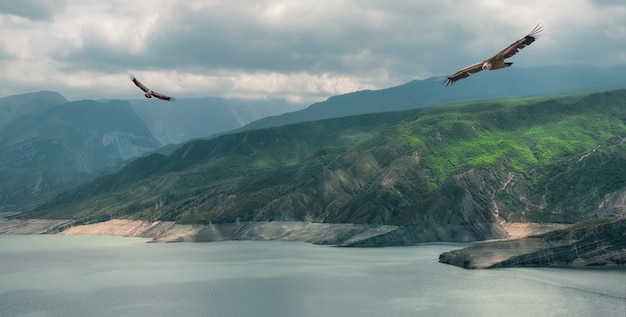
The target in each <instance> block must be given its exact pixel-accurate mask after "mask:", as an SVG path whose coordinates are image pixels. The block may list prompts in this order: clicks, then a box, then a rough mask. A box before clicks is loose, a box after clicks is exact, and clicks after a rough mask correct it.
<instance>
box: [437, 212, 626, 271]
mask: <svg viewBox="0 0 626 317" xmlns="http://www.w3.org/2000/svg"><path fill="white" fill-rule="evenodd" d="M439 262H441V263H446V264H452V265H456V266H460V267H463V268H468V269H482V268H500V267H515V266H574V267H590V266H593V267H598V266H622V267H623V266H624V265H625V264H626V219H619V220H618V219H600V220H593V221H588V222H584V223H580V224H576V225H573V226H571V227H569V228H566V229H561V230H556V231H553V232H549V233H545V234H542V235H537V236H531V237H527V238H522V239H515V240H508V241H493V242H485V243H479V244H476V245H473V246H470V247H468V248H465V249H461V250H454V251H450V252H445V253H443V254H441V256H440V257H439Z"/></svg>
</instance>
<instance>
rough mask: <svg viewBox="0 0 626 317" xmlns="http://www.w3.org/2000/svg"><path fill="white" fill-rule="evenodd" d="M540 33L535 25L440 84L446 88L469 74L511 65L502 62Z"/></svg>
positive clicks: (539, 29) (541, 28)
mask: <svg viewBox="0 0 626 317" xmlns="http://www.w3.org/2000/svg"><path fill="white" fill-rule="evenodd" d="M541 31H543V27H542V26H541V25H540V24H537V26H535V28H534V29H533V30H532V31H531V32H530V33H529V34H528V35H526V36H524V37H523V38H521V39H519V40H517V41H515V43H513V44H511V45H509V46H508V47H507V48H505V49H503V50H501V51H500V52H499V53H498V54H496V55H494V56H492V57H489V58H487V59H486V60H484V61H482V62H480V63H476V64H474V65H471V66H467V67H465V68H463V69H461V70H459V71H458V72H456V73H454V74H452V75H451V76H449V77H448V78H447V79H446V80H445V81H444V82H443V83H441V84H442V85H443V84H445V85H446V87H448V85H451V84H453V83H455V82H457V81H459V80H461V79H463V78H467V77H469V75H471V74H476V73H478V72H479V71H481V70H496V69H501V68H506V67H509V66H511V65H513V63H511V62H505V61H504V60H505V59H507V58H509V57H511V56H513V55H515V54H516V53H517V52H519V50H521V49H523V48H524V47H526V45H530V44H531V43H532V42H534V41H535V40H536V39H537V38H538V35H539V33H540V32H541Z"/></svg>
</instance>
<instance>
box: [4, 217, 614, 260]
mask: <svg viewBox="0 0 626 317" xmlns="http://www.w3.org/2000/svg"><path fill="white" fill-rule="evenodd" d="M501 225H502V228H504V231H505V232H506V235H507V238H508V239H507V240H497V241H488V242H477V243H476V244H474V245H472V246H470V247H467V248H464V249H460V250H454V251H450V252H446V253H443V254H441V255H440V257H439V262H441V263H445V264H451V265H455V266H459V267H462V268H467V269H485V268H500V267H517V266H559V267H589V266H593V267H599V266H603V267H604V266H615V267H625V264H626V219H618V218H611V219H596V220H592V221H588V222H583V223H580V224H577V225H573V226H568V227H565V226H563V225H555V224H533V223H504V224H501ZM407 230H409V229H407V228H406V227H398V226H387V225H364V224H328V223H311V222H297V221H271V222H241V223H224V224H211V225H182V224H176V223H174V222H167V221H154V222H150V221H144V220H121V219H113V220H109V221H105V222H99V223H93V224H83V225H76V224H75V223H74V222H73V221H71V220H47V219H4V218H0V234H57V235H104V236H124V237H142V238H151V239H152V240H151V242H154V243H169V242H213V241H226V240H281V241H301V242H308V243H314V244H323V245H334V246H340V247H382V246H388V245H401V244H397V243H395V244H389V241H388V240H389V239H390V237H394V236H402V235H405V236H406V234H407V233H406V231H407ZM396 242H397V241H396ZM423 242H426V241H423ZM412 244H417V243H412ZM404 245H409V244H408V243H407V244H404Z"/></svg>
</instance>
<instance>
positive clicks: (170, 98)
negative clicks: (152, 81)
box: [129, 75, 175, 101]
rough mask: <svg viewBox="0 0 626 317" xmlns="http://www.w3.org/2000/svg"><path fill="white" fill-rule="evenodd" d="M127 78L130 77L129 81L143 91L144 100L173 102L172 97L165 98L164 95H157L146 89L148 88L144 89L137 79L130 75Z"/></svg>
mask: <svg viewBox="0 0 626 317" xmlns="http://www.w3.org/2000/svg"><path fill="white" fill-rule="evenodd" d="M129 77H130V80H132V81H133V83H135V86H137V87H139V89H141V90H143V91H144V92H145V94H144V96H146V98H152V97H156V98H159V99H161V100H167V101H174V100H175V98H174V97H170V96H166V95H164V94H161V93H158V92H156V91H152V90H151V89H148V87H146V86H145V85H144V84H142V83H141V82H140V81H139V80H137V78H135V76H133V75H130V76H129Z"/></svg>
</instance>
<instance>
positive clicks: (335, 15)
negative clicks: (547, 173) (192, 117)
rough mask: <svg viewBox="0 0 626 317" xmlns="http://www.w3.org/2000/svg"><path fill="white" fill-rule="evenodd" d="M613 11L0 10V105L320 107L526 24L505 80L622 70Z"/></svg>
mask: <svg viewBox="0 0 626 317" xmlns="http://www.w3.org/2000/svg"><path fill="white" fill-rule="evenodd" d="M625 17H626V1H624V0H550V1H546V0H526V1H514V0H510V1H505V0H501V1H499V0H473V1H464V0H438V1H425V0H424V1H418V0H414V1H408V0H407V1H390V0H332V1H330V0H328V1H326V0H195V1H194V0H132V1H128V0H19V1H1V2H0V97H4V96H8V95H14V94H20V93H26V92H32V91H39V90H53V91H58V92H60V93H61V94H62V95H64V96H65V97H66V98H68V99H70V100H77V99H110V98H138V97H141V95H140V94H139V91H138V90H137V89H136V88H135V87H134V86H132V83H131V82H130V81H129V80H128V75H129V74H130V73H132V74H134V75H135V76H136V77H137V78H138V79H140V80H141V81H143V82H144V83H145V84H146V85H148V86H149V87H151V88H153V89H154V90H157V91H161V92H164V93H168V94H171V95H174V96H176V97H182V98H185V97H199V96H221V97H227V98H228V97H237V98H284V99H288V100H291V101H296V102H300V103H311V102H314V101H319V100H323V99H326V98H328V97H330V96H332V95H336V94H341V93H346V92H351V91H356V90H362V89H380V88H386V87H391V86H395V85H399V84H403V83H405V82H408V81H411V80H413V79H426V78H429V77H433V76H441V75H445V74H450V73H452V72H454V71H456V70H457V69H459V68H461V67H464V66H467V65H470V64H472V63H474V62H478V61H480V60H482V59H483V58H485V57H487V56H490V55H492V54H494V53H496V52H497V51H499V50H500V49H502V48H504V47H505V46H506V45H509V44H510V43H512V42H513V41H515V40H517V39H519V38H521V37H522V36H524V35H525V34H527V33H528V32H530V31H531V30H532V28H533V27H534V26H535V25H536V24H537V23H541V24H543V25H544V29H545V36H543V37H542V38H541V39H540V40H539V41H538V42H535V43H534V44H533V45H531V46H529V47H527V48H525V49H524V50H523V51H522V52H521V53H519V54H518V55H516V56H514V57H513V58H512V61H514V62H516V64H515V66H514V67H535V66H543V65H554V64H589V65H597V66H603V67H609V66H613V65H621V64H626V44H624V43H626V19H625Z"/></svg>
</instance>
